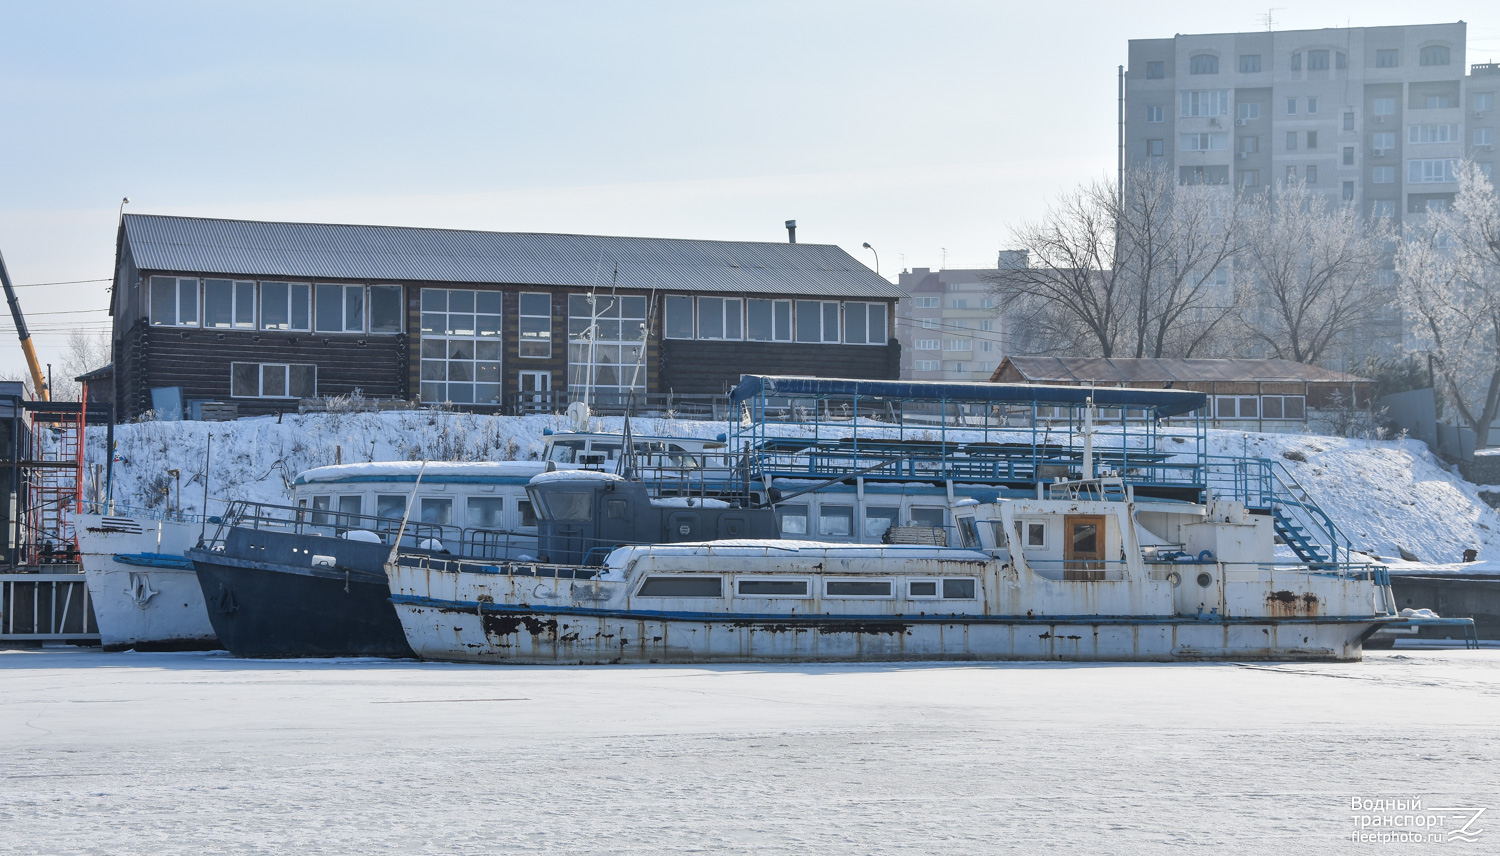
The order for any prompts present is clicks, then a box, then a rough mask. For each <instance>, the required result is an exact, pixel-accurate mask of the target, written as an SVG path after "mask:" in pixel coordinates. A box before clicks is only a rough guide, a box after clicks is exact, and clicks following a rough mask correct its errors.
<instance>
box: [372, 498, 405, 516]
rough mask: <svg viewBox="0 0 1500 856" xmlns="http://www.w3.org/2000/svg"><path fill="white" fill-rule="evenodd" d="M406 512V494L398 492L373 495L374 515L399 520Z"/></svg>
mask: <svg viewBox="0 0 1500 856" xmlns="http://www.w3.org/2000/svg"><path fill="white" fill-rule="evenodd" d="M405 514H406V496H405V495H404V494H399V493H382V494H380V495H378V496H376V497H375V516H376V517H386V518H389V519H391V520H400V519H401V518H402V516H404V515H405Z"/></svg>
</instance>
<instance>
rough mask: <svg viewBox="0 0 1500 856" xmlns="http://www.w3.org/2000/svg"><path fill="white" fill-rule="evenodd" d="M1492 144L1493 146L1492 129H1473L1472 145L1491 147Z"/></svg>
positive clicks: (1493, 133) (1493, 132)
mask: <svg viewBox="0 0 1500 856" xmlns="http://www.w3.org/2000/svg"><path fill="white" fill-rule="evenodd" d="M1494 144H1495V129H1494V128H1475V129H1474V145H1476V146H1493V145H1494Z"/></svg>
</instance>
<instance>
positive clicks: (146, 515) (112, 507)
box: [82, 499, 203, 523]
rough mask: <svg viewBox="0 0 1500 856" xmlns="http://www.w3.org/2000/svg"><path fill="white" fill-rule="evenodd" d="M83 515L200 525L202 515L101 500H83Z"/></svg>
mask: <svg viewBox="0 0 1500 856" xmlns="http://www.w3.org/2000/svg"><path fill="white" fill-rule="evenodd" d="M82 508H83V513H84V514H102V515H106V516H110V517H131V518H136V519H144V520H161V521H165V522H175V523H202V522H203V515H202V514H195V513H190V512H184V511H175V510H173V509H162V508H146V507H143V506H136V505H126V504H125V503H122V502H104V501H102V500H92V499H85V500H83V501H82Z"/></svg>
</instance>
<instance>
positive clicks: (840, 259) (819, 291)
mask: <svg viewBox="0 0 1500 856" xmlns="http://www.w3.org/2000/svg"><path fill="white" fill-rule="evenodd" d="M125 240H126V241H127V242H128V243H129V247H130V252H131V254H132V257H133V259H134V260H135V264H136V266H137V267H138V268H140V269H141V270H148V271H175V272H181V273H221V274H226V275H237V276H246V277H278V278H280V277H284V278H288V279H304V280H311V279H320V278H326V279H332V278H339V279H363V280H385V281H403V280H404V281H412V280H416V281H430V282H453V283H514V284H522V285H556V286H600V287H607V286H608V285H609V284H610V279H611V277H612V276H613V275H614V271H615V269H616V268H617V267H618V269H619V279H618V285H619V286H620V287H621V288H632V289H652V288H656V289H662V290H667V291H714V292H745V293H750V294H796V295H808V296H823V297H855V298H859V297H868V298H891V299H895V298H900V297H903V296H905V293H904V292H902V291H901V289H899V288H897V287H896V286H894V285H892V284H891V283H889V282H887V281H886V280H884V279H882V278H881V277H880V276H879V275H877V274H876V273H875V272H874V271H872V270H870V269H869V268H867V267H865V266H864V265H863V264H860V263H859V262H858V261H856V260H855V259H854V257H852V256H850V255H849V254H848V253H846V252H844V251H843V250H841V249H839V248H838V247H835V246H832V245H828V244H782V243H769V242H766V243H761V242H752V241H695V240H684V239H676V238H622V237H609V236H602V235H551V234H541V233H534V232H473V231H464V230H459V229H419V228H410V227H403V226H339V225H331V224H324V223H266V222H260V221H254V220H213V219H207V218H201V217H168V216H160V215H155V214H126V215H125Z"/></svg>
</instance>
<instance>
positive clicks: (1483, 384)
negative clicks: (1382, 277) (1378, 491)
mask: <svg viewBox="0 0 1500 856" xmlns="http://www.w3.org/2000/svg"><path fill="white" fill-rule="evenodd" d="M1396 269H1397V272H1398V274H1399V275H1400V283H1401V285H1400V289H1401V297H1402V305H1403V308H1405V309H1406V310H1407V312H1408V314H1409V316H1410V318H1411V320H1412V322H1413V324H1412V339H1413V340H1414V342H1415V344H1416V347H1417V348H1418V349H1420V350H1423V351H1426V353H1427V354H1429V355H1430V356H1431V357H1432V362H1433V368H1434V373H1435V374H1436V375H1438V376H1439V379H1440V380H1439V382H1440V383H1441V385H1442V386H1443V388H1444V391H1445V392H1447V393H1448V398H1449V399H1450V400H1451V401H1452V402H1453V404H1454V407H1455V409H1456V410H1457V411H1458V413H1459V416H1460V418H1462V419H1463V421H1464V424H1466V425H1467V426H1468V427H1469V428H1470V429H1471V430H1472V431H1474V433H1475V435H1477V436H1478V438H1479V443H1480V444H1481V445H1489V426H1491V425H1493V424H1494V423H1495V420H1496V418H1500V199H1497V197H1496V195H1495V189H1494V187H1493V186H1492V185H1491V184H1490V181H1489V179H1488V178H1486V177H1485V175H1484V173H1482V172H1480V171H1479V168H1478V167H1477V166H1475V165H1474V164H1473V163H1466V164H1464V165H1463V166H1462V167H1461V169H1460V171H1459V190H1458V196H1457V198H1456V199H1455V200H1454V204H1453V207H1452V208H1451V209H1449V210H1448V211H1442V212H1435V213H1433V214H1430V215H1428V216H1427V217H1426V219H1425V222H1413V223H1408V224H1407V226H1406V229H1405V234H1404V235H1403V240H1402V242H1401V247H1400V250H1399V252H1398V254H1397V258H1396Z"/></svg>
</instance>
